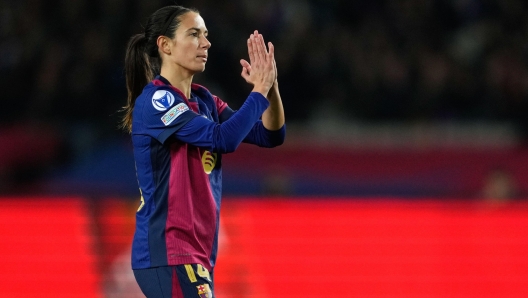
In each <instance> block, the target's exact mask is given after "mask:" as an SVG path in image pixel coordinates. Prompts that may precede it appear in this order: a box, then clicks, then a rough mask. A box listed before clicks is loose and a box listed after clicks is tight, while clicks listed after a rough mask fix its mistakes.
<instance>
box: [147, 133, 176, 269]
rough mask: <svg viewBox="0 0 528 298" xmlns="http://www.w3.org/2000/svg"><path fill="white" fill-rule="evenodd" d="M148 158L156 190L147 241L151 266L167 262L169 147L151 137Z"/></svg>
mask: <svg viewBox="0 0 528 298" xmlns="http://www.w3.org/2000/svg"><path fill="white" fill-rule="evenodd" d="M150 143H151V144H150V146H151V148H152V149H151V153H150V160H151V163H152V167H153V171H152V175H153V179H154V183H155V184H156V190H155V192H154V194H153V197H152V200H151V201H152V202H153V204H154V205H155V209H154V212H153V213H152V216H151V217H150V222H149V227H150V233H151V235H150V236H149V239H148V242H149V249H150V258H151V260H152V261H151V265H152V266H163V265H166V264H167V246H166V242H165V225H166V222H167V212H168V209H169V203H168V198H169V176H170V164H171V156H170V150H169V147H167V146H163V145H161V144H160V143H159V142H158V141H157V140H155V139H151V142H150Z"/></svg>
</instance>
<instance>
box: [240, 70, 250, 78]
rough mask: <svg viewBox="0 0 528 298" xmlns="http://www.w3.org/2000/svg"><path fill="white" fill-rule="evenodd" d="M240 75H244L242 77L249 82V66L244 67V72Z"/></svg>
mask: <svg viewBox="0 0 528 298" xmlns="http://www.w3.org/2000/svg"><path fill="white" fill-rule="evenodd" d="M240 76H242V78H244V80H246V82H249V72H248V70H247V68H245V67H242V72H241V73H240Z"/></svg>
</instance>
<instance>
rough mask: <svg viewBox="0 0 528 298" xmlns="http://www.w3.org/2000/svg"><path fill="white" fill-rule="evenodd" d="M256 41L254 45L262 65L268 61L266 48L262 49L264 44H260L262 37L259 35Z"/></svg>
mask: <svg viewBox="0 0 528 298" xmlns="http://www.w3.org/2000/svg"><path fill="white" fill-rule="evenodd" d="M254 41H255V44H254V45H255V46H256V48H257V56H258V58H259V59H260V61H261V63H265V62H266V60H267V59H266V56H265V53H264V48H263V47H262V44H261V43H260V37H259V36H258V35H257V36H256V37H255V40H254Z"/></svg>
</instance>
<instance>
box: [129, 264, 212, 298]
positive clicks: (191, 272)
mask: <svg viewBox="0 0 528 298" xmlns="http://www.w3.org/2000/svg"><path fill="white" fill-rule="evenodd" d="M134 276H135V277H136V281H137V283H138V284H139V287H140V288H141V291H142V292H143V294H145V296H147V298H191V297H192V298H214V297H215V296H214V294H213V277H212V275H211V274H210V273H209V272H208V271H207V269H205V268H204V267H203V266H202V265H200V264H190V265H176V266H164V267H156V268H147V269H135V270H134Z"/></svg>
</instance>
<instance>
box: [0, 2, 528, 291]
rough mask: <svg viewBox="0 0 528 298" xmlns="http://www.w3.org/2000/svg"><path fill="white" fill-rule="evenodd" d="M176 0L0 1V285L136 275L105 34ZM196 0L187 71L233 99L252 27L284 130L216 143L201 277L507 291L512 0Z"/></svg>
mask: <svg viewBox="0 0 528 298" xmlns="http://www.w3.org/2000/svg"><path fill="white" fill-rule="evenodd" d="M174 3H175V2H174V1H161V0H150V1H139V0H128V1H125V0H101V1H88V0H54V1H52V0H22V1H20V0H18V1H14V0H2V1H1V2H0V36H1V38H0V84H1V87H2V88H1V90H2V92H3V95H2V99H1V100H0V202H1V204H2V208H0V244H1V245H0V255H2V262H1V263H2V265H1V267H2V269H1V270H0V296H1V297H36V296H37V297H54V298H58V297H142V295H141V294H140V293H139V292H138V289H137V286H136V285H135V282H134V280H133V276H132V275H131V270H130V265H129V246H130V241H131V237H132V235H133V230H134V213H135V210H136V209H137V206H138V202H139V201H138V191H137V184H136V178H135V172H134V163H133V160H132V152H131V145H130V140H129V138H128V136H127V135H126V134H125V133H123V132H121V131H119V130H118V129H117V124H118V122H119V116H120V114H119V113H118V112H117V111H118V110H119V108H120V107H121V106H122V105H124V102H125V96H126V90H125V84H124V76H123V59H124V50H125V45H126V42H127V40H128V38H129V37H130V36H131V35H132V34H134V33H137V32H140V30H141V24H142V23H144V22H145V20H146V18H147V16H148V15H150V14H151V13H152V12H153V11H155V10H156V9H158V8H159V7H161V6H163V5H167V4H174ZM176 3H177V4H181V5H184V6H194V7H196V8H198V9H199V10H200V11H201V13H202V16H203V17H204V19H205V21H206V24H207V26H208V29H209V31H210V40H211V42H212V48H211V51H210V59H209V61H208V64H207V70H206V72H205V73H203V74H200V75H198V76H197V77H196V82H198V83H201V84H203V85H205V86H207V87H208V88H209V89H210V90H211V91H212V92H213V93H215V94H217V95H219V96H220V97H221V98H222V99H224V100H225V101H227V102H228V103H229V104H230V106H231V107H233V108H237V107H239V106H240V105H241V103H242V102H243V100H244V99H245V97H246V95H247V93H248V92H249V91H250V87H249V86H245V85H244V84H245V83H244V82H243V80H242V79H241V78H240V77H239V73H240V66H239V63H238V61H239V59H240V58H243V57H245V56H246V55H247V54H246V49H245V39H246V38H247V36H248V35H249V34H250V32H251V31H252V30H254V29H258V30H259V31H261V32H262V33H263V34H264V36H265V38H266V39H268V40H271V41H273V42H274V44H275V45H276V51H277V54H276V56H277V63H278V69H279V82H280V88H281V93H282V96H283V100H284V104H285V109H286V113H287V122H288V133H287V140H286V143H285V144H284V145H283V146H282V147H280V148H277V149H274V150H265V149H259V148H252V147H249V146H246V145H241V147H240V148H239V150H238V151H237V152H236V153H234V154H230V155H227V156H226V157H225V163H224V202H223V206H222V209H223V211H222V212H223V213H222V232H221V243H220V258H219V261H218V267H217V271H216V273H215V275H216V292H217V297H219V298H222V297H332V296H340V297H527V296H528V257H527V256H526V252H527V251H528V200H526V198H528V142H527V141H528V60H527V58H528V42H527V41H528V3H527V2H526V1H523V0H486V1H484V0H394V1H388V0H387V1H384V0H371V1H354V0H333V1H332V0H330V1H327V0H282V1H281V0H273V1H272V0H268V1H257V0H231V1H208V0H196V1H177V2H176Z"/></svg>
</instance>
